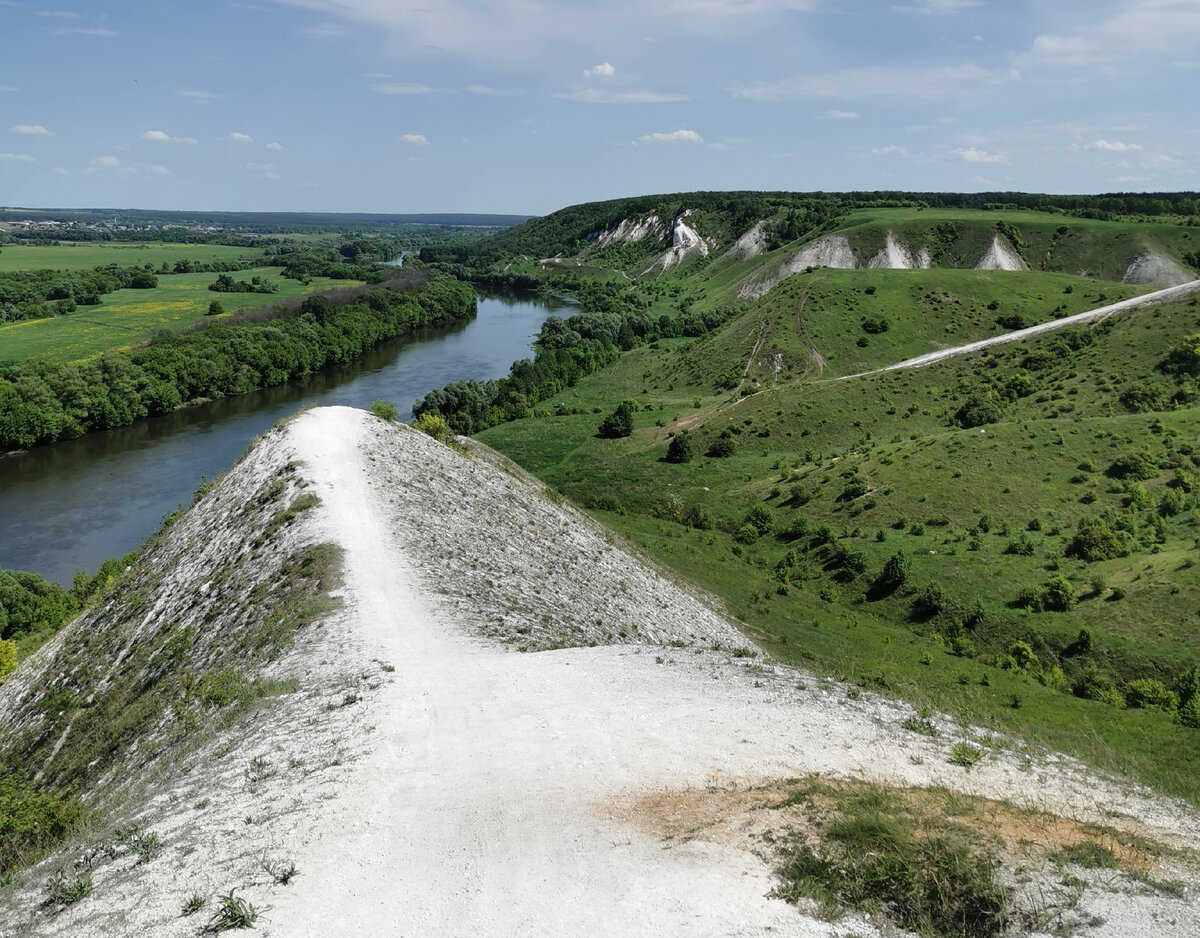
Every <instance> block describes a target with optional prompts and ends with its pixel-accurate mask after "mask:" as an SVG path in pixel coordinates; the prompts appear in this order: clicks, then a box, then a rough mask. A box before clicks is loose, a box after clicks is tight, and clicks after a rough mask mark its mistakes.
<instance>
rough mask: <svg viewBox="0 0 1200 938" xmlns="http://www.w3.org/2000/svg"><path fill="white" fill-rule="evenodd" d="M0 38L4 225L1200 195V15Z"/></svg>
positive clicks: (283, 26)
mask: <svg viewBox="0 0 1200 938" xmlns="http://www.w3.org/2000/svg"><path fill="white" fill-rule="evenodd" d="M59 2H61V3H63V4H65V5H61V6H60V5H55V4H56V3H59ZM0 37H2V48H3V49H4V54H3V56H2V57H0V204H6V205H19V206H27V207H112V208H150V209H197V210H211V211H217V210H224V211H322V212H338V211H344V212H389V213H390V212H402V213H407V212H499V213H513V214H545V213H548V212H551V211H553V210H555V209H557V208H561V207H563V206H566V205H571V204H575V203H579V202H586V201H592V200H596V199H607V198H619V197H623V196H632V195H642V194H650V193H667V192H681V191H688V190H695V189H708V190H722V189H779V190H791V191H813V190H825V191H836V190H850V189H904V190H942V191H986V190H998V189H1015V190H1024V191H1036V192H1056V193H1058V192H1076V193H1089V192H1109V191H1162V190H1168V191H1174V190H1181V189H1198V188H1200V106H1198V105H1197V95H1196V87H1197V85H1198V84H1200V0H1038V2H1034V0H898V2H887V0H247V2H223V0H167V2H164V0H87V2H86V3H84V2H82V0H77V2H75V3H74V4H73V5H72V4H71V0H54V2H52V3H50V4H45V3H39V2H36V0H0Z"/></svg>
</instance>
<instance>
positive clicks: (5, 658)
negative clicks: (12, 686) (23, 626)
mask: <svg viewBox="0 0 1200 938" xmlns="http://www.w3.org/2000/svg"><path fill="white" fill-rule="evenodd" d="M16 666H17V643H16V642H10V641H8V640H7V639H2V638H0V684H3V683H4V682H5V681H7V680H8V676H9V675H10V674H11V673H12V672H13V669H14V668H16Z"/></svg>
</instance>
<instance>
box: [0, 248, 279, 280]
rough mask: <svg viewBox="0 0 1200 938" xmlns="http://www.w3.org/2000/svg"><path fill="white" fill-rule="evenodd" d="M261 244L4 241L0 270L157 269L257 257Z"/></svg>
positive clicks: (0, 249) (0, 253)
mask: <svg viewBox="0 0 1200 938" xmlns="http://www.w3.org/2000/svg"><path fill="white" fill-rule="evenodd" d="M261 254H262V248H251V247H229V246H227V245H224V244H171V243H159V242H157V241H155V242H146V243H143V242H115V241H80V242H62V243H59V244H51V245H30V244H5V245H3V246H2V247H0V272H5V273H7V272H9V271H15V270H43V269H53V270H80V269H88V268H92V267H105V266H107V265H109V264H116V265H118V266H120V267H140V266H142V265H144V264H150V265H151V266H152V267H153V268H154V269H155V271H156V272H157V271H158V270H159V269H160V268H161V267H162V265H163V264H166V265H167V266H168V267H174V266H175V262H176V261H178V260H181V259H183V258H187V259H188V260H191V261H196V262H202V263H208V262H210V261H230V260H244V259H246V258H248V257H259V256H260V255H261Z"/></svg>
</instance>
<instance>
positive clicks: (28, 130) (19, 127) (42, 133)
mask: <svg viewBox="0 0 1200 938" xmlns="http://www.w3.org/2000/svg"><path fill="white" fill-rule="evenodd" d="M13 133H14V134H25V135H27V136H30V137H48V136H50V131H48V130H47V129H46V128H45V127H43V126H42V125H41V124H16V125H15V126H14V127H13Z"/></svg>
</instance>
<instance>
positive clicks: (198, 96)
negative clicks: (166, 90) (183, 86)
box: [176, 91, 220, 104]
mask: <svg viewBox="0 0 1200 938" xmlns="http://www.w3.org/2000/svg"><path fill="white" fill-rule="evenodd" d="M176 94H179V95H182V96H183V97H185V98H191V99H192V100H193V101H195V102H196V103H197V104H211V103H212V102H213V101H215V100H217V98H219V97H220V95H218V94H213V93H212V92H211V91H179V92H176Z"/></svg>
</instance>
